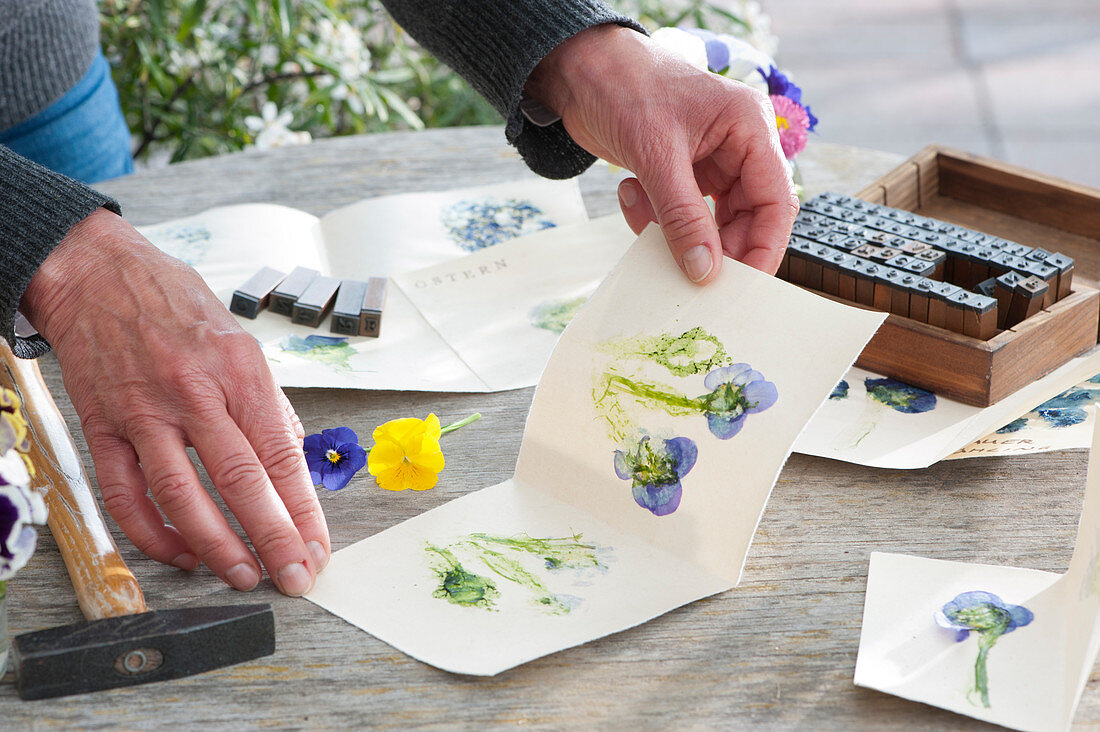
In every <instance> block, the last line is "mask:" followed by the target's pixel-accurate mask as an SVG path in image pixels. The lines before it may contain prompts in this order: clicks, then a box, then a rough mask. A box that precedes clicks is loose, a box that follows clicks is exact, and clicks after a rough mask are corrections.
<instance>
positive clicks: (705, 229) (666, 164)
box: [637, 150, 722, 284]
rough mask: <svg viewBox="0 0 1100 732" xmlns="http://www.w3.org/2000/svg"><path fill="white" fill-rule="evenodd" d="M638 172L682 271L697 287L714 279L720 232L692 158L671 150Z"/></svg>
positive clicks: (716, 271) (716, 269)
mask: <svg viewBox="0 0 1100 732" xmlns="http://www.w3.org/2000/svg"><path fill="white" fill-rule="evenodd" d="M637 172H638V175H639V179H640V180H641V182H642V185H643V186H644V188H645V190H646V193H648V194H649V200H650V201H651V202H652V205H653V210H654V212H655V213H656V214H657V221H658V222H659V223H660V224H661V230H662V231H663V232H664V235H665V239H666V240H667V241H668V248H669V249H670V250H671V251H672V256H673V257H674V258H675V260H676V262H677V264H679V265H680V269H681V270H683V272H684V274H685V275H687V278H688V279H689V280H691V281H692V282H695V283H698V284H704V283H706V282H709V281H710V280H712V279H714V277H715V276H716V275H717V274H718V269H719V267H721V259H722V257H721V252H720V251H719V244H720V242H719V238H718V229H717V227H716V226H715V223H714V217H713V216H712V215H711V212H710V208H709V207H707V204H706V202H705V201H704V200H703V194H702V193H701V192H700V191H699V186H698V184H697V183H696V182H695V173H694V170H693V168H692V164H691V155H689V154H687V153H686V152H685V151H682V150H669V151H668V152H667V154H665V155H662V156H661V157H660V158H659V159H658V160H656V161H655V162H654V163H653V164H651V165H647V166H646V167H645V168H643V169H641V170H639V171H637Z"/></svg>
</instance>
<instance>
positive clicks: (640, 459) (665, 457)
mask: <svg viewBox="0 0 1100 732" xmlns="http://www.w3.org/2000/svg"><path fill="white" fill-rule="evenodd" d="M698 457H699V449H698V448H697V447H696V446H695V443H694V442H693V441H692V440H690V439H689V438H687V437H673V438H672V439H670V440H657V441H654V440H652V439H650V436H649V435H646V436H644V437H642V438H641V439H640V440H638V445H637V447H636V448H635V449H634V450H630V451H627V450H616V451H615V474H616V475H618V476H619V477H620V478H622V479H623V480H631V481H633V485H632V492H633V494H634V502H635V503H637V504H638V505H639V506H641V507H642V508H644V509H647V510H648V511H650V512H651V513H652V514H653V515H654V516H667V515H668V514H670V513H672V512H673V511H675V510H676V509H677V508H679V507H680V498H681V496H682V495H683V486H682V485H681V484H680V480H681V479H682V478H683V477H684V476H685V475H687V474H688V472H690V471H691V469H692V468H693V467H694V466H695V460H696V458H698Z"/></svg>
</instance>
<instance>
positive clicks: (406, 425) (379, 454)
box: [367, 414, 443, 491]
mask: <svg viewBox="0 0 1100 732" xmlns="http://www.w3.org/2000/svg"><path fill="white" fill-rule="evenodd" d="M441 434H442V431H441V428H440V426H439V418H438V417H436V416H435V415H434V414H429V415H428V418H427V419H416V418H415V417H404V418H402V419H394V420H391V421H389V422H386V423H385V424H383V425H379V426H378V427H376V428H375V430H374V434H373V437H374V447H372V448H371V450H370V453H369V454H368V456H367V470H369V471H370V474H371V475H373V476H374V479H375V480H376V481H377V482H378V485H379V486H380V487H382V488H385V489H386V490H389V491H403V490H405V489H407V488H411V489H412V490H414V491H426V490H428V489H429V488H431V487H433V486H434V485H435V484H436V482H437V481H438V480H439V473H440V471H441V470H443V451H442V450H440V449H439V438H440V436H441Z"/></svg>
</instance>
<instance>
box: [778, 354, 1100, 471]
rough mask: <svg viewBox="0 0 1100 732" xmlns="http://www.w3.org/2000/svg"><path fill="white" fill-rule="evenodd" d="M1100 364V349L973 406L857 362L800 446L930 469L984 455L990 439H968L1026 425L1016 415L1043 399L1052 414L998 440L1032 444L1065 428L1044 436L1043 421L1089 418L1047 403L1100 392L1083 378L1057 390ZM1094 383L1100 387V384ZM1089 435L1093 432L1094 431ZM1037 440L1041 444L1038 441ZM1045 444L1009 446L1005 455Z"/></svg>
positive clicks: (876, 463)
mask: <svg viewBox="0 0 1100 732" xmlns="http://www.w3.org/2000/svg"><path fill="white" fill-rule="evenodd" d="M1098 371H1100V348H1094V349H1093V350H1092V351H1090V352H1088V353H1086V354H1084V355H1083V356H1079V357H1077V358H1074V359H1071V360H1070V361H1069V362H1067V363H1065V364H1063V365H1062V366H1060V367H1059V368H1058V369H1056V370H1054V371H1053V372H1051V373H1050V374H1048V375H1046V376H1044V377H1043V378H1041V379H1038V380H1036V381H1035V382H1033V383H1031V384H1028V385H1027V386H1025V387H1024V388H1022V389H1020V390H1019V391H1017V392H1016V393H1014V394H1010V395H1009V396H1007V397H1005V398H1004V399H1002V400H1001V401H999V402H997V403H996V404H993V405H991V406H988V407H972V406H970V405H967V404H962V403H960V402H956V401H954V400H952V399H948V398H946V397H944V396H942V395H939V394H934V393H932V392H930V391H927V390H925V389H921V388H919V387H916V386H913V385H911V384H905V383H902V382H900V381H897V380H895V379H890V378H887V377H885V376H882V375H880V374H875V373H871V372H870V371H865V370H863V369H860V368H853V369H851V370H850V371H849V372H848V373H847V374H845V376H844V378H843V379H842V380H840V381H839V382H837V385H836V387H835V388H834V389H833V391H832V393H831V394H830V395H829V399H828V401H827V402H826V403H825V405H824V406H822V408H821V411H820V412H818V414H817V415H816V416H815V417H814V419H813V421H812V422H810V424H809V425H807V427H806V431H805V432H803V433H802V435H801V436H800V437H799V438H798V442H797V443H795V447H794V449H795V452H800V453H803V454H805V455H816V456H818V457H826V458H832V459H834V460H843V461H845V462H850V463H856V464H859V465H868V466H871V467H875V468H893V469H915V468H927V467H928V466H929V465H932V464H934V463H937V462H939V461H940V460H944V459H946V458H948V457H949V456H953V457H980V456H982V455H988V454H991V453H993V450H991V449H986V448H984V447H982V446H981V443H987V442H989V440H988V439H982V440H981V443H979V445H977V446H974V445H971V446H970V447H969V448H967V446H968V445H970V443H972V442H973V441H974V440H979V438H982V437H983V436H984V435H989V433H991V432H994V431H995V430H998V429H999V428H1002V427H1005V426H1006V425H1007V426H1008V429H1010V430H1011V429H1012V426H1013V425H1015V424H1019V423H1018V422H1014V421H1013V420H1016V419H1017V418H1018V417H1020V415H1022V414H1025V413H1026V412H1027V411H1028V410H1030V409H1032V408H1033V407H1035V406H1036V405H1037V404H1038V405H1040V406H1039V407H1038V408H1037V409H1038V410H1039V411H1040V412H1041V413H1045V414H1047V415H1048V419H1043V417H1042V416H1041V414H1040V415H1036V417H1035V419H1033V420H1031V421H1030V422H1029V423H1028V430H1027V432H1028V433H1030V435H1021V436H1018V437H1014V436H1012V435H1008V434H1005V435H998V437H1001V438H1002V439H1000V440H997V442H1001V443H1005V444H1006V446H1011V445H1016V446H1025V445H1028V444H1029V443H1027V442H1025V440H1028V439H1031V438H1032V437H1035V438H1037V439H1039V440H1040V441H1044V442H1049V441H1051V440H1053V439H1057V438H1058V437H1059V436H1060V435H1059V434H1057V430H1054V432H1055V434H1054V435H1053V437H1051V436H1049V435H1048V436H1046V437H1039V436H1038V434H1037V433H1038V430H1039V428H1040V423H1042V424H1046V423H1048V422H1058V421H1061V422H1069V421H1073V420H1074V419H1075V418H1077V417H1078V416H1082V417H1083V415H1084V412H1083V411H1082V410H1080V409H1077V410H1076V411H1073V412H1068V411H1060V412H1059V413H1058V414H1055V413H1054V412H1049V411H1048V412H1042V410H1043V409H1044V407H1043V406H1042V405H1043V404H1046V402H1048V401H1049V402H1052V403H1054V404H1068V403H1069V402H1070V401H1075V402H1082V403H1089V401H1090V400H1091V398H1092V394H1093V391H1092V389H1087V390H1086V389H1085V388H1083V385H1082V387H1079V388H1077V389H1076V390H1073V389H1071V391H1072V392H1073V393H1072V394H1070V395H1068V397H1067V398H1063V399H1058V398H1057V396H1058V395H1059V394H1060V393H1061V392H1063V391H1065V390H1066V389H1070V387H1073V385H1075V384H1078V383H1079V382H1081V381H1083V380H1084V379H1087V378H1089V377H1091V376H1093V375H1095V374H1096V373H1097V372H1098ZM1093 386H1095V387H1096V389H1100V384H1097V385H1093ZM1096 394H1100V391H1097V392H1096ZM1075 406H1076V405H1075ZM1081 421H1084V420H1083V419H1082V420H1081ZM1078 439H1079V438H1078ZM1086 439H1091V432H1089V433H1088V435H1087V438H1086ZM1055 444H1057V443H1055ZM1087 444H1088V443H1087V442H1086V443H1085V445H1087ZM1030 445H1031V446H1032V447H1033V448H1034V447H1035V446H1036V445H1035V443H1034V442H1032V443H1030ZM1085 445H1082V446H1085ZM964 448H966V449H964ZM1053 449H1058V448H1053ZM959 450H963V454H958V453H957V451H959ZM1038 451H1040V450H1037V449H1031V450H1023V449H1019V450H1013V451H1008V450H1006V451H1005V454H1009V453H1010V452H1038Z"/></svg>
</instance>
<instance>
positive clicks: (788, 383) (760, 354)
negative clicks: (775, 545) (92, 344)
mask: <svg viewBox="0 0 1100 732" xmlns="http://www.w3.org/2000/svg"><path fill="white" fill-rule="evenodd" d="M884 317H885V316H884V314H882V313H872V312H869V311H865V310H860V309H856V308H851V307H848V306H845V305H842V304H839V303H835V302H832V301H829V300H825V299H823V298H820V297H818V296H816V295H813V294H811V293H809V292H806V291H805V290H802V289H800V288H798V287H795V286H793V285H790V284H787V283H785V282H782V281H780V280H777V279H775V278H773V277H769V276H767V275H764V274H762V273H760V272H757V271H756V270H753V269H751V268H749V267H746V266H745V265H742V264H740V263H738V262H735V261H732V260H727V261H726V262H725V264H724V267H723V270H722V273H721V276H720V277H719V278H718V280H717V281H716V282H714V283H712V284H710V285H708V286H707V287H698V286H696V285H693V284H691V283H689V282H688V281H687V280H686V279H685V278H684V277H683V275H682V274H681V273H680V271H679V270H678V269H677V268H676V267H675V266H674V265H673V263H672V261H671V260H670V257H669V253H668V247H667V245H666V244H665V240H664V237H663V236H662V235H661V232H660V230H659V229H657V228H656V227H655V226H651V227H650V228H649V229H647V230H646V232H645V233H643V235H642V236H641V237H640V238H639V239H638V241H637V242H636V243H635V244H634V245H633V247H631V249H630V251H629V252H628V253H627V254H626V256H625V257H624V258H623V260H622V262H621V263H620V264H619V266H618V267H617V268H616V269H615V271H614V272H612V274H611V275H610V276H609V277H608V278H607V280H606V281H605V282H604V283H603V284H602V285H601V286H600V288H599V289H598V290H597V291H596V293H595V294H594V295H593V296H592V298H591V299H590V301H589V302H588V304H587V305H586V306H585V307H584V308H583V309H582V310H581V312H580V314H579V315H578V316H577V318H576V319H575V320H574V321H573V322H572V323H571V324H570V325H569V326H568V328H566V330H565V332H564V334H563V335H562V337H561V339H560V340H559V342H558V345H557V347H556V348H555V350H554V352H553V355H552V356H551V358H550V361H549V363H548V365H547V367H546V371H545V372H544V374H543V376H542V379H541V381H540V382H539V385H538V388H537V390H536V392H535V397H534V402H533V404H532V407H531V413H530V416H529V417H528V421H527V427H526V429H525V431H524V437H523V444H522V447H521V449H520V455H519V461H518V465H517V468H516V473H515V476H514V477H513V478H512V479H511V480H508V481H505V482H504V483H501V484H499V485H496V486H493V487H491V488H486V489H484V490H481V491H478V492H475V493H472V494H469V495H467V496H464V497H462V498H460V499H457V500H454V501H451V502H450V503H447V504H445V505H443V506H440V507H439V508H436V509H434V510H432V511H428V512H427V513H424V514H422V515H420V516H418V517H416V518H413V519H410V520H408V521H405V522H404V523H402V524H399V525H397V526H394V527H392V528H390V529H387V530H386V531H383V532H381V533H379V534H376V535H375V536H372V537H370V538H368V539H364V540H363V541H360V542H358V543H357V544H353V545H352V546H349V547H347V548H345V549H342V550H340V551H338V552H336V553H335V554H334V555H333V557H332V560H331V562H330V564H329V566H328V567H327V568H326V569H325V571H324V572H323V573H321V574H320V575H319V576H318V578H317V582H316V584H315V585H314V587H313V589H312V591H311V592H310V593H309V595H307V597H308V599H309V600H311V601H313V602H315V603H317V604H318V605H320V606H322V607H324V608H326V609H328V610H329V611H331V612H333V613H335V614H337V615H339V616H340V617H342V618H344V619H346V620H348V621H349V622H351V623H353V624H355V625H357V626H359V627H360V628H362V629H364V630H366V631H368V632H369V633H371V634H373V635H375V636H376V637H378V638H380V639H382V640H384V641H386V642H387V643H389V644H391V645H393V646H395V647H396V648H398V649H400V650H402V651H404V652H406V653H408V654H409V655H411V656H413V657H415V658H418V659H420V660H422V661H424V662H426V663H429V664H432V665H434V666H438V667H439V668H443V669H446V670H448V671H453V672H456V673H465V674H479V675H490V674H495V673H498V672H500V671H503V670H505V669H508V668H511V667H513V666H516V665H518V664H520V663H523V662H525V661H528V660H531V659H533V658H537V657H539V656H542V655H545V654H548V653H552V652H554V651H558V650H561V649H563V648H567V647H570V646H573V645H577V644H580V643H584V642H586V641H589V640H592V639H595V638H598V637H601V636H603V635H606V634H608V633H613V632H616V631H620V630H624V629H626V628H629V627H632V626H634V625H637V624H639V623H643V622H645V621H647V620H649V619H651V618H653V617H656V616H658V615H660V614H662V613H665V612H668V611H669V610H672V609H673V608H676V607H679V606H680V605H684V604H686V603H689V602H692V601H694V600H697V599H699V598H701V597H705V596H707V595H711V594H713V593H716V592H721V591H723V590H726V589H729V588H730V587H732V586H734V585H735V584H737V582H738V581H739V579H740V576H741V571H742V568H743V566H744V561H745V557H746V555H747V553H748V550H749V545H750V542H751V541H752V536H753V533H754V531H755V529H756V524H757V522H758V521H759V519H760V516H761V514H762V512H763V510H764V505H765V503H766V502H767V499H768V495H769V493H770V491H771V488H772V486H773V484H774V483H775V480H776V478H777V477H778V474H779V471H780V469H781V468H782V466H783V463H784V461H785V460H786V458H787V456H788V455H789V453H790V448H791V445H792V444H793V442H794V439H795V437H796V436H797V435H798V433H799V432H800V431H801V430H802V428H803V426H804V425H805V424H806V422H807V421H808V420H809V419H810V417H811V415H812V414H813V413H814V411H815V410H816V409H817V408H818V406H819V405H820V404H821V402H822V401H823V400H824V399H825V398H826V397H827V395H828V394H829V392H830V390H831V389H832V388H833V386H834V385H835V384H836V382H837V380H838V379H839V378H840V377H841V376H842V375H843V374H844V372H845V371H846V370H847V368H848V367H849V366H850V365H851V362H852V361H853V360H854V359H855V357H856V355H857V354H858V353H859V352H860V351H861V350H862V348H863V346H864V345H865V344H866V342H867V341H868V340H869V339H870V337H871V335H872V334H873V333H874V331H875V330H876V329H877V328H878V326H879V325H880V324H881V322H882V320H883V318H884ZM807 353H812V354H814V358H813V359H812V361H810V360H807V359H806V358H805V354H807ZM448 459H450V460H463V459H466V460H475V459H477V458H476V455H467V456H457V455H450V456H448Z"/></svg>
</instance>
